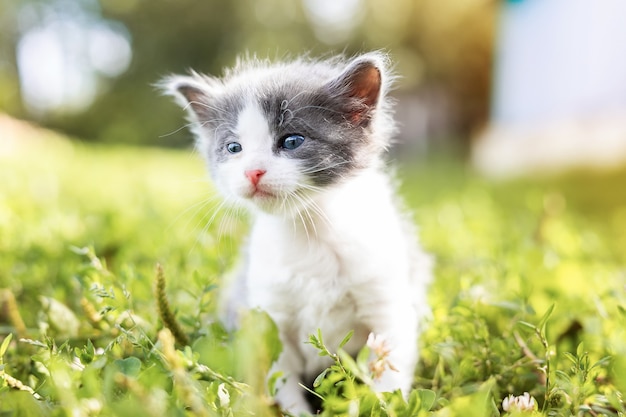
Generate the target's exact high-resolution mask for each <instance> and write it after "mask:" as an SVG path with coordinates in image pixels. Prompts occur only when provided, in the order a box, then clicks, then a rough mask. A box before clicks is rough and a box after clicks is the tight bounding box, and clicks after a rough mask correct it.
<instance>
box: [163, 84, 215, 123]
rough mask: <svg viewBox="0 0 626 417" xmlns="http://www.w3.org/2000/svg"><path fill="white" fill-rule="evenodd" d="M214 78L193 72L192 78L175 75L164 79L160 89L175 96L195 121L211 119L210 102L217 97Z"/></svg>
mask: <svg viewBox="0 0 626 417" xmlns="http://www.w3.org/2000/svg"><path fill="white" fill-rule="evenodd" d="M216 83H217V81H215V80H214V79H212V78H209V77H207V76H204V75H200V74H197V73H195V72H192V74H191V75H190V76H183V75H173V76H170V77H167V78H165V79H163V80H162V81H161V82H160V83H159V85H158V86H159V88H160V89H161V91H163V92H164V93H165V94H167V95H170V96H173V97H174V98H175V99H176V101H177V102H178V103H179V104H180V105H181V106H183V107H184V108H185V109H186V110H187V111H188V113H189V115H190V116H191V117H192V118H193V119H195V120H206V119H208V118H210V114H209V112H210V104H209V103H210V101H211V98H212V97H213V95H215V90H216V85H214V84H216Z"/></svg>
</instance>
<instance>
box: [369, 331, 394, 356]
mask: <svg viewBox="0 0 626 417" xmlns="http://www.w3.org/2000/svg"><path fill="white" fill-rule="evenodd" d="M367 347H368V348H370V349H371V350H372V352H374V354H375V355H376V356H378V357H379V358H384V357H386V356H388V355H389V347H388V346H387V340H385V336H382V335H379V334H374V333H370V334H369V336H367Z"/></svg>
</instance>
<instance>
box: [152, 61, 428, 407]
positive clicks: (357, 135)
mask: <svg viewBox="0 0 626 417" xmlns="http://www.w3.org/2000/svg"><path fill="white" fill-rule="evenodd" d="M391 81H392V76H391V75H390V71H389V69H388V62H387V59H386V56H385V55H383V54H381V53H378V52H374V53H367V54H364V55H361V56H358V57H355V58H353V59H350V60H346V59H344V58H341V57H336V58H332V59H328V60H323V61H315V60H310V59H298V60H295V61H292V62H284V63H278V64H274V65H272V64H270V63H268V62H265V61H259V60H253V59H252V60H240V61H239V62H238V63H237V65H236V66H235V67H234V68H233V69H231V70H228V71H227V72H226V74H225V75H224V77H222V78H214V77H211V76H206V75H200V74H196V73H192V74H191V75H190V76H172V77H169V78H168V79H167V80H165V83H164V85H165V89H166V91H167V92H168V93H169V94H171V95H173V96H174V97H176V99H177V101H178V102H179V103H180V104H182V105H183V106H185V108H186V109H187V111H188V116H189V119H190V121H191V122H192V124H191V128H192V130H193V132H194V133H195V136H196V137H197V145H198V149H199V150H200V152H201V153H202V155H204V157H205V158H207V160H208V166H209V170H210V174H211V176H212V179H213V180H214V182H215V184H216V186H217V188H218V189H219V191H220V192H221V193H222V194H223V195H224V197H225V198H226V199H228V200H231V201H233V202H235V204H238V205H242V206H246V207H248V208H249V209H250V211H251V212H252V213H253V214H254V223H253V227H252V231H251V236H250V239H249V242H248V247H247V259H246V266H245V268H244V271H243V273H242V274H241V277H240V279H239V280H238V282H237V283H235V284H234V288H238V289H239V290H234V291H231V293H233V294H236V296H234V297H233V300H231V301H230V302H229V304H230V306H231V310H232V309H234V307H233V306H235V305H236V303H237V299H239V300H242V301H243V302H244V304H245V306H247V307H260V308H261V309H263V310H265V311H267V312H268V313H269V314H270V316H271V317H272V319H273V320H274V321H275V322H276V325H277V326H278V329H279V333H280V338H281V341H282V343H283V352H282V353H281V355H280V357H279V359H278V361H277V362H276V363H275V364H274V370H275V371H278V370H280V371H282V372H283V373H284V375H285V376H286V379H285V383H284V385H283V386H282V387H281V388H280V389H279V391H278V394H277V400H278V402H279V404H281V406H282V407H284V408H285V409H287V410H289V411H290V412H292V413H296V414H297V413H300V412H307V411H310V408H309V405H308V403H307V402H306V400H305V396H304V390H303V389H302V388H301V387H300V386H299V383H300V382H301V381H310V380H312V378H313V377H315V376H316V375H317V374H318V373H319V372H320V371H321V370H323V369H324V368H325V367H327V366H328V365H329V363H328V358H324V357H320V356H318V354H317V353H318V352H317V351H316V349H315V348H314V347H313V346H311V345H310V344H307V343H305V342H306V341H307V340H308V337H309V335H310V334H314V333H316V331H317V329H318V328H319V329H321V331H322V335H323V337H324V340H325V342H326V344H327V345H328V346H329V348H330V349H331V350H334V349H337V347H338V344H339V343H340V341H341V340H342V339H343V337H344V336H346V334H347V333H348V332H349V331H350V330H353V331H354V336H353V337H352V339H351V340H350V342H349V343H348V344H347V345H346V346H345V347H344V349H346V350H347V351H348V352H349V353H351V354H355V353H356V352H358V350H359V349H360V348H361V347H362V346H363V345H364V344H365V343H366V340H367V338H368V334H370V333H372V332H373V333H374V334H376V335H377V336H378V337H379V339H378V340H379V341H380V340H381V339H380V338H383V339H382V340H384V341H385V343H386V347H387V348H388V349H389V351H390V353H389V357H388V360H389V362H390V363H391V364H392V365H393V366H394V367H395V368H396V369H395V370H393V369H387V370H385V371H384V372H383V374H382V376H381V377H380V378H379V379H378V380H377V381H376V388H377V389H378V390H380V391H391V390H396V389H401V390H402V392H403V393H404V394H407V393H408V391H409V390H410V388H411V383H412V381H413V373H414V369H415V365H416V362H417V359H418V351H417V340H418V329H419V321H420V318H421V317H423V315H424V313H425V312H426V311H428V308H427V305H426V296H425V293H426V286H427V284H428V282H429V280H430V275H431V272H430V258H429V257H428V256H427V255H426V254H425V253H423V252H422V251H421V250H420V249H419V247H418V245H417V242H416V231H415V229H414V228H413V226H412V225H411V223H410V222H409V221H408V220H407V219H406V218H405V217H404V216H403V215H402V214H401V213H400V211H399V210H398V207H397V205H396V201H395V197H394V190H393V187H392V185H391V183H390V179H389V177H388V175H387V174H386V173H385V170H384V166H383V162H382V155H383V153H384V151H385V150H386V148H387V146H388V145H389V143H390V139H391V136H392V134H393V132H394V129H395V125H394V121H393V117H392V111H391V110H392V109H391V103H390V100H389V98H388V97H387V96H386V93H387V90H388V88H389V85H390V83H391Z"/></svg>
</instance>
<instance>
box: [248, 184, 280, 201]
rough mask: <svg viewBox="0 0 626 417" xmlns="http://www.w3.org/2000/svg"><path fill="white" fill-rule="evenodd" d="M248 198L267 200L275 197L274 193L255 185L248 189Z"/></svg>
mask: <svg viewBox="0 0 626 417" xmlns="http://www.w3.org/2000/svg"><path fill="white" fill-rule="evenodd" d="M248 198H250V199H262V200H268V199H275V198H276V194H274V193H273V192H271V191H269V190H266V189H264V188H260V187H256V188H254V189H252V190H251V191H250V193H249V194H248Z"/></svg>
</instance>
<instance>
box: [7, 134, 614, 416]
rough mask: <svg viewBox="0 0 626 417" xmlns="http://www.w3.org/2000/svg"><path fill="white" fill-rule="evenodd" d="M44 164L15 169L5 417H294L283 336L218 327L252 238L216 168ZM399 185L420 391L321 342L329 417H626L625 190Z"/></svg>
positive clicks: (46, 155) (156, 162) (65, 149)
mask: <svg viewBox="0 0 626 417" xmlns="http://www.w3.org/2000/svg"><path fill="white" fill-rule="evenodd" d="M36 149H37V151H33V149H30V150H29V151H28V152H22V153H19V154H16V155H14V156H12V157H3V159H2V160H1V161H0V288H1V290H0V304H1V307H2V308H1V309H0V337H1V338H2V340H1V341H0V414H1V415H16V416H19V415H28V416H30V415H44V416H69V415H81V416H113V415H115V416H136V415H142V416H143V415H147V416H150V415H154V416H163V415H168V416H169V415H172V416H185V415H200V416H203V415H206V416H240V415H261V416H277V415H280V410H279V409H278V407H277V406H276V405H275V404H274V403H273V400H272V395H271V394H273V393H274V392H275V390H276V387H277V386H279V383H280V381H281V378H282V375H280V374H272V372H271V363H272V361H273V360H275V358H276V357H277V356H278V355H279V353H280V349H281V346H280V342H279V339H278V336H277V331H276V328H275V326H274V323H273V322H272V321H271V320H270V319H269V317H268V316H267V314H265V313H264V312H262V311H250V312H248V313H247V314H246V315H244V317H243V319H242V325H241V326H240V328H239V329H237V330H236V331H230V330H228V329H226V328H224V326H223V325H222V323H220V322H219V321H218V320H217V319H216V314H215V310H216V303H217V298H216V297H217V289H218V288H219V286H220V284H221V282H222V280H224V279H226V274H227V271H228V268H229V267H230V266H232V265H233V264H234V262H235V260H236V256H237V252H238V246H239V243H240V242H241V241H242V239H243V236H244V235H245V230H246V222H245V219H238V218H236V217H235V216H236V213H234V212H232V211H228V210H224V211H223V212H221V213H219V214H217V215H215V216H214V215H213V212H212V210H213V209H214V208H215V207H217V205H218V204H219V203H218V202H217V201H216V200H215V199H214V195H213V191H212V189H211V188H210V186H209V185H208V184H206V183H205V182H204V181H197V179H199V178H204V175H205V174H204V167H203V166H202V163H201V162H200V161H198V160H197V158H196V157H195V156H193V155H189V154H188V153H183V152H177V151H159V150H150V149H141V150H137V149H130V148H113V149H110V148H101V147H91V146H83V145H78V144H74V145H70V144H68V143H65V142H62V141H60V142H58V141H55V140H52V139H51V140H50V141H46V142H45V143H44V144H42V145H41V146H40V147H38V148H36ZM400 177H401V178H402V179H404V186H403V187H402V194H403V195H404V196H405V198H406V200H407V202H408V206H409V207H415V208H416V213H415V217H416V219H417V220H418V223H419V224H420V225H421V229H420V234H421V236H422V240H423V242H424V244H425V246H426V247H427V249H428V250H429V251H430V252H432V253H433V254H434V255H435V256H436V258H437V270H436V280H435V282H434V283H433V286H432V288H431V291H430V294H429V297H430V303H431V306H432V317H431V318H430V319H429V321H428V323H427V324H426V328H425V331H424V332H423V334H422V337H421V340H420V344H421V360H420V364H419V369H418V371H417V373H416V379H415V385H414V388H415V389H414V390H413V391H412V392H411V393H410V395H408V397H407V398H404V397H403V396H402V395H401V393H399V392H392V393H377V392H375V391H374V390H373V389H372V386H373V381H374V379H375V378H376V375H375V374H374V373H373V372H372V367H371V363H370V362H371V354H372V352H370V350H369V348H367V347H364V348H363V350H362V351H361V353H360V354H359V355H357V357H356V358H352V357H350V356H349V355H347V354H345V352H343V351H342V350H341V347H340V348H339V350H338V351H330V350H329V349H328V348H327V346H326V345H325V343H324V339H323V336H324V335H323V334H322V333H317V334H314V335H311V336H310V339H309V343H311V344H312V345H313V346H315V347H316V348H317V349H318V350H319V353H320V355H324V356H327V357H329V358H330V359H331V362H332V364H331V366H330V367H329V368H328V369H326V370H324V371H323V372H322V373H321V375H320V376H319V377H318V378H317V379H316V380H315V382H314V384H313V387H312V388H311V389H312V390H313V391H314V395H315V396H317V397H318V398H319V399H320V401H321V404H322V409H321V415H325V416H333V415H346V416H431V415H432V416H441V417H443V416H497V415H510V416H517V415H543V416H596V415H609V416H623V415H625V414H626V410H625V405H624V401H623V395H624V393H625V392H626V344H624V340H626V325H625V324H624V323H626V320H625V317H624V316H625V315H626V313H625V311H626V310H625V308H626V291H625V290H624V288H625V286H624V285H625V283H626V281H625V279H626V278H625V277H626V275H625V273H624V271H625V269H624V265H625V264H626V262H625V261H626V250H625V249H624V248H626V215H625V214H626V212H625V211H624V208H623V207H626V195H624V193H623V192H621V190H622V188H623V183H624V180H625V179H626V172H623V171H622V172H612V173H605V174H597V173H595V174H594V173H577V174H571V175H569V176H567V177H564V178H553V179H543V180H533V181H530V180H527V181H515V182H511V181H510V182H506V183H490V182H487V181H485V180H484V179H481V178H480V177H478V176H476V175H475V174H473V173H471V172H469V171H468V170H467V169H465V168H463V167H462V166H461V165H460V164H459V163H457V162H450V161H446V160H433V161H430V162H428V163H425V162H424V163H421V164H420V165H418V166H415V167H410V168H409V167H407V168H405V169H403V170H401V173H400ZM157 264H161V265H163V270H164V271H166V272H165V273H163V271H161V270H159V272H157V273H155V265H157ZM155 288H156V291H155ZM175 329H177V330H175ZM175 332H180V334H181V335H183V336H184V337H186V338H188V341H189V343H188V344H187V343H186V342H184V341H183V340H184V338H183V337H181V336H180V335H178V336H174V334H173V333H175ZM350 337H351V334H347V335H346V339H345V340H344V343H347V341H348V340H349V338H350ZM344 343H342V346H343V344H344ZM303 389H304V388H303ZM524 392H528V393H529V398H530V397H532V398H534V401H535V402H534V403H533V405H530V404H526V403H524V401H522V400H521V399H520V400H515V398H516V397H518V396H521V395H522V394H523V393H524ZM510 395H512V396H513V397H512V398H513V400H511V401H509V403H513V404H515V407H518V406H519V407H522V408H515V407H513V408H510V407H509V408H508V410H505V409H504V408H503V405H502V401H503V399H505V398H507V397H509V396H510ZM519 404H521V405H519ZM524 406H528V407H527V408H524Z"/></svg>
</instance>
